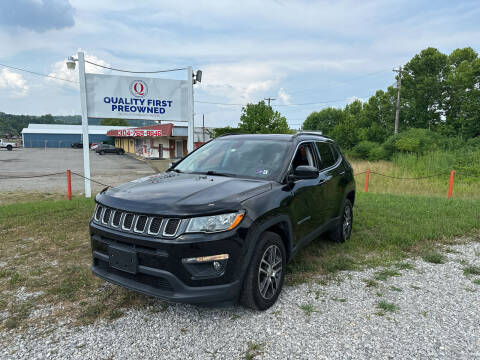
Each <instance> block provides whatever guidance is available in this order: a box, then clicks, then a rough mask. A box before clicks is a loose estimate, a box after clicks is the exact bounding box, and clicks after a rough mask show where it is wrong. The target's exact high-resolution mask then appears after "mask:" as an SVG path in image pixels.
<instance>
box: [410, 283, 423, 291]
mask: <svg viewBox="0 0 480 360" xmlns="http://www.w3.org/2000/svg"><path fill="white" fill-rule="evenodd" d="M410 287H411V288H412V289H414V290H420V289H421V287H420V286H417V285H413V284H412V285H410Z"/></svg>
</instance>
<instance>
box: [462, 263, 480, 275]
mask: <svg viewBox="0 0 480 360" xmlns="http://www.w3.org/2000/svg"><path fill="white" fill-rule="evenodd" d="M463 273H464V274H465V276H469V275H480V266H473V265H470V266H467V267H465V268H464V269H463Z"/></svg>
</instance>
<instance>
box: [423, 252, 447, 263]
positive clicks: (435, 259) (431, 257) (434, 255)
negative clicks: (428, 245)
mask: <svg viewBox="0 0 480 360" xmlns="http://www.w3.org/2000/svg"><path fill="white" fill-rule="evenodd" d="M423 260H425V261H426V262H429V263H432V264H443V263H445V255H443V254H442V253H439V252H438V251H431V252H428V253H426V254H425V255H423Z"/></svg>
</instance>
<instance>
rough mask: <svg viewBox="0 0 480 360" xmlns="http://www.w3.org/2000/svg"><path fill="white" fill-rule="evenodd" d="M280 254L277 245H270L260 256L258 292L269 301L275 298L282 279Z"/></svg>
mask: <svg viewBox="0 0 480 360" xmlns="http://www.w3.org/2000/svg"><path fill="white" fill-rule="evenodd" d="M282 262H283V258H282V252H281V250H280V248H279V247H278V246H277V245H270V246H269V247H268V248H267V249H266V250H265V252H264V253H263V255H262V259H261V261H260V265H259V268H258V290H259V291H260V295H261V296H262V297H263V298H264V299H265V300H269V299H271V298H273V297H274V296H275V294H276V293H277V291H278V289H279V287H280V281H281V278H282V270H283V269H282V267H283V266H282Z"/></svg>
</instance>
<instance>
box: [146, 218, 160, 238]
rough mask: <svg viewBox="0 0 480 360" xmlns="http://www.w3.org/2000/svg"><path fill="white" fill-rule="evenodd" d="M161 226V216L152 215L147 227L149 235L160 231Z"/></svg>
mask: <svg viewBox="0 0 480 360" xmlns="http://www.w3.org/2000/svg"><path fill="white" fill-rule="evenodd" d="M161 227H162V218H161V217H153V218H152V219H151V220H150V226H149V227H148V233H149V234H150V235H157V234H158V233H159V232H160V228H161Z"/></svg>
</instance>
